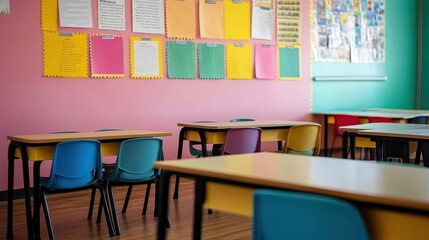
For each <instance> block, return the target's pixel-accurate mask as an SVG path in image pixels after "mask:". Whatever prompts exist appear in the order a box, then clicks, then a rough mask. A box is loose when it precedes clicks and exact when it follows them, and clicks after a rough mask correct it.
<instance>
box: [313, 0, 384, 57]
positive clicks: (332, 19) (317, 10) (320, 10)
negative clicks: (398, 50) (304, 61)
mask: <svg viewBox="0 0 429 240" xmlns="http://www.w3.org/2000/svg"><path fill="white" fill-rule="evenodd" d="M384 9H385V0H313V3H312V5H311V26H312V29H311V30H312V39H311V47H312V54H313V59H314V60H316V61H340V62H353V63H372V62H384V60H385V13H384Z"/></svg>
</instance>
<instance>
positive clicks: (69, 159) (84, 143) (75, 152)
mask: <svg viewBox="0 0 429 240" xmlns="http://www.w3.org/2000/svg"><path fill="white" fill-rule="evenodd" d="M101 180H102V169H101V157H100V142H99V141H96V140H71V141H64V142H61V143H58V145H57V146H56V149H55V154H54V158H53V160H52V166H51V173H50V176H49V177H41V178H40V185H41V188H40V196H41V201H40V205H42V206H43V211H44V213H45V220H46V226H47V228H48V233H49V238H50V239H54V232H53V229H52V223H51V217H50V213H49V208H48V201H47V197H46V193H62V192H72V191H78V190H82V189H86V188H89V187H94V188H98V189H99V191H100V195H101V205H102V206H103V208H104V211H105V214H106V222H107V225H108V229H109V234H110V236H111V237H112V236H114V231H113V227H112V221H111V218H110V212H109V208H108V206H107V200H106V196H105V193H104V189H103V188H102V185H101ZM40 205H39V206H38V209H40ZM36 221H37V220H36Z"/></svg>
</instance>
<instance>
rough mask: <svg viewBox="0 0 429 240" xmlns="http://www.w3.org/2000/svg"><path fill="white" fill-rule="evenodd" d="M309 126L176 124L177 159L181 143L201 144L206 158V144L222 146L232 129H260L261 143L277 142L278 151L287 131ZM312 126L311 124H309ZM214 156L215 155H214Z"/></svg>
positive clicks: (271, 122)
mask: <svg viewBox="0 0 429 240" xmlns="http://www.w3.org/2000/svg"><path fill="white" fill-rule="evenodd" d="M303 124H310V122H301V121H285V120H256V121H244V122H193V123H178V124H177V126H179V127H182V129H181V130H180V134H179V147H178V151H177V159H181V158H182V152H183V141H184V140H188V141H193V142H201V152H202V156H203V157H206V156H207V155H208V154H207V144H216V145H222V144H223V143H224V142H225V136H226V132H228V130H230V129H233V128H261V129H262V133H261V141H263V142H278V150H281V149H282V147H283V146H282V141H284V140H286V139H287V132H288V129H289V128H291V127H293V126H296V125H303ZM311 124H312V123H311ZM214 155H216V153H214ZM178 192H179V177H178V176H177V177H176V186H175V188H174V195H173V198H174V199H177V198H178Z"/></svg>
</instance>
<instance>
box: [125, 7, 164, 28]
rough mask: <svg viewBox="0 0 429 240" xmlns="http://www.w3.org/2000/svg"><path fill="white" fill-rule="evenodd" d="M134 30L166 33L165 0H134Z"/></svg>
mask: <svg viewBox="0 0 429 240" xmlns="http://www.w3.org/2000/svg"><path fill="white" fill-rule="evenodd" d="M132 6H133V32H141V33H153V34H165V24H164V21H165V20H164V1H157V0H133V4H132Z"/></svg>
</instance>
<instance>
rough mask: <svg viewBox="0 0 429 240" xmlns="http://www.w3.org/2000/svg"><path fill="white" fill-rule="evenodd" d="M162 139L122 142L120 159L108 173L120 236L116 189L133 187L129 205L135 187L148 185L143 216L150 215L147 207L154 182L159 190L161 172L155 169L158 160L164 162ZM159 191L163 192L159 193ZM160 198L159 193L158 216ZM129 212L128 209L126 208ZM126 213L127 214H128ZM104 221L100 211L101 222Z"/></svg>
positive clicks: (113, 216) (105, 185)
mask: <svg viewBox="0 0 429 240" xmlns="http://www.w3.org/2000/svg"><path fill="white" fill-rule="evenodd" d="M163 158H164V156H163V151H162V140H161V139H158V138H136V139H128V140H125V141H123V142H122V143H121V146H120V148H119V153H118V157H117V160H116V163H115V168H114V169H113V171H108V172H104V177H103V179H104V187H105V188H107V192H108V194H109V199H110V205H111V212H112V218H113V224H114V226H115V229H116V234H117V235H119V234H120V227H119V221H118V216H117V213H116V203H115V198H114V194H113V188H112V186H129V188H128V192H127V196H126V198H125V203H124V206H127V205H128V201H129V199H130V197H131V191H132V186H133V185H136V184H147V187H146V195H145V201H144V205H143V212H142V215H145V214H146V209H147V204H148V200H149V195H150V187H151V184H152V183H155V184H156V189H158V188H159V186H158V182H159V171H158V170H156V169H154V168H153V164H154V163H155V161H160V160H163ZM156 192H159V191H156ZM157 198H158V196H157V193H156V194H155V211H154V215H155V216H156V215H157V210H158V209H157V207H158V199H157ZM125 211H126V207H125ZM125 211H124V212H123V213H125ZM100 218H101V209H100V208H99V211H98V217H97V222H99V221H100Z"/></svg>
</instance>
